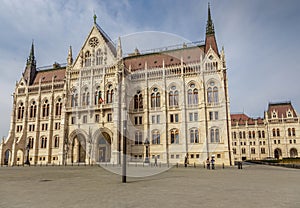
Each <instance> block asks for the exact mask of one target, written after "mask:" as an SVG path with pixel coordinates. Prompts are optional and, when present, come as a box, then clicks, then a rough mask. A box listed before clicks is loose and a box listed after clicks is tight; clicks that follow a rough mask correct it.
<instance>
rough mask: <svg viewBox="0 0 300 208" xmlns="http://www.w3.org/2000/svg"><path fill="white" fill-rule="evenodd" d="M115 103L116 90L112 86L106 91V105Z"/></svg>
mask: <svg viewBox="0 0 300 208" xmlns="http://www.w3.org/2000/svg"><path fill="white" fill-rule="evenodd" d="M113 101H114V90H113V87H112V85H109V86H108V88H107V91H106V103H112V102H113Z"/></svg>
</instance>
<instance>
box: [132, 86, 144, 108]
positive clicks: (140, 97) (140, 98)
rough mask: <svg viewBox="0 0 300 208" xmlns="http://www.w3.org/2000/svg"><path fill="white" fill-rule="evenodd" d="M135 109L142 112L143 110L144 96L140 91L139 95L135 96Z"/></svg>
mask: <svg viewBox="0 0 300 208" xmlns="http://www.w3.org/2000/svg"><path fill="white" fill-rule="evenodd" d="M133 102H134V103H133V108H134V109H135V110H142V109H143V95H142V93H141V91H140V90H138V91H137V93H136V94H135V95H134V101H133Z"/></svg>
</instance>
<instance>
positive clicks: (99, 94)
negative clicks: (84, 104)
mask: <svg viewBox="0 0 300 208" xmlns="http://www.w3.org/2000/svg"><path fill="white" fill-rule="evenodd" d="M94 98H95V99H94V103H95V105H98V104H102V103H103V98H102V92H101V90H100V87H99V86H98V87H97V88H96V91H95V96H94Z"/></svg>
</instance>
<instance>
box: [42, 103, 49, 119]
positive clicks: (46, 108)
mask: <svg viewBox="0 0 300 208" xmlns="http://www.w3.org/2000/svg"><path fill="white" fill-rule="evenodd" d="M49 107H50V104H49V101H48V100H47V99H46V100H45V101H44V103H43V108H42V117H43V118H46V117H48V116H49Z"/></svg>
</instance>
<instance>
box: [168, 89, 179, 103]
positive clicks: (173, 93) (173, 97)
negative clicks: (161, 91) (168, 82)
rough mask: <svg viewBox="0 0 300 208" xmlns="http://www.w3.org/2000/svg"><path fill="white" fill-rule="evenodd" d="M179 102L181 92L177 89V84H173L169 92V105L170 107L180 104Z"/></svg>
mask: <svg viewBox="0 0 300 208" xmlns="http://www.w3.org/2000/svg"><path fill="white" fill-rule="evenodd" d="M178 102H179V92H178V90H176V87H175V86H172V87H171V90H170V92H169V106H170V107H174V106H178Z"/></svg>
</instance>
